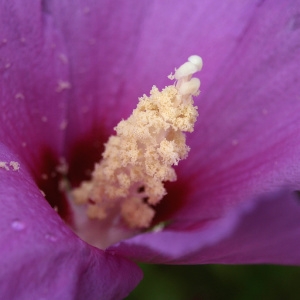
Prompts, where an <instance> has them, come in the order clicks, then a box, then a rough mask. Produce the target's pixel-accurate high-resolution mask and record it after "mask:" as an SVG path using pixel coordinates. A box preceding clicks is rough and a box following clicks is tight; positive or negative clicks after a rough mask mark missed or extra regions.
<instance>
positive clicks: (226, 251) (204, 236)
mask: <svg viewBox="0 0 300 300" xmlns="http://www.w3.org/2000/svg"><path fill="white" fill-rule="evenodd" d="M299 12H300V6H299V2H297V1H278V2H276V3H275V2H272V1H263V2H260V3H259V5H257V6H256V7H254V8H253V10H251V13H250V11H249V14H251V18H249V19H247V20H246V19H245V22H246V23H247V25H246V26H245V27H244V30H243V31H242V34H241V35H240V37H239V38H238V37H237V36H236V39H235V46H234V47H233V48H232V49H231V52H230V53H228V54H231V55H228V54H226V57H227V61H226V60H225V61H223V63H222V68H220V69H219V72H218V74H215V78H214V79H213V80H211V81H210V83H211V85H209V86H208V87H205V85H204V87H203V89H202V91H203V93H202V95H201V96H200V98H199V100H197V101H198V102H197V104H198V105H199V113H200V116H199V121H198V123H197V126H196V127H197V128H196V132H195V133H194V134H193V136H192V137H191V138H190V139H189V142H190V143H189V144H190V145H191V148H192V151H191V154H190V156H189V158H188V160H187V161H186V162H183V163H182V165H181V166H180V167H179V172H178V174H179V175H178V176H179V180H178V184H180V186H181V188H182V189H183V190H185V204H184V205H183V207H182V208H181V209H180V210H178V212H177V214H176V215H175V216H174V218H173V225H170V227H169V228H168V229H166V230H164V231H162V232H157V233H147V234H146V235H144V236H139V237H136V238H134V239H132V240H128V241H126V242H124V243H121V244H120V245H119V246H117V247H118V249H119V250H120V252H121V253H123V254H125V253H126V255H129V256H131V257H135V255H137V258H138V259H141V260H144V261H151V262H154V261H159V262H165V263H211V262H219V263H255V262H256V263H257V262H265V263H267V262H269V263H282V264H300V261H299V254H298V251H297V250H296V249H299V242H298V241H299V222H298V220H299V207H298V205H297V199H296V197H295V195H294V194H293V193H294V191H297V190H299V188H300V186H299V176H300V165H299V153H300V134H299V132H300V119H299V113H298V112H299V110H300V102H299V89H300V81H299V78H300V71H299V67H298V61H299V59H300V50H299V49H300V47H299V45H300V40H299V29H300V27H299ZM223 30H224V29H222V28H221V27H220V28H219V32H220V34H221V32H222V31H223ZM208 43H212V44H213V40H210V41H208ZM216 51H217V50H216ZM215 54H216V55H220V53H217V52H215ZM204 72H205V65H204V70H203V73H204ZM284 191H285V192H284ZM170 201H172V199H170ZM260 202H261V203H260ZM170 205H172V204H171V203H170ZM255 233H257V234H255ZM135 247H137V248H138V249H139V250H138V251H137V252H135V251H136V250H135ZM135 253H137V254H135Z"/></svg>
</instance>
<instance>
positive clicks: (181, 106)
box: [69, 55, 202, 244]
mask: <svg viewBox="0 0 300 300" xmlns="http://www.w3.org/2000/svg"><path fill="white" fill-rule="evenodd" d="M201 68H202V59H201V58H200V57H199V56H196V55H193V56H191V57H189V59H188V62H186V63H184V64H183V65H182V66H180V67H179V68H178V69H177V70H175V74H174V75H173V74H171V75H169V78H170V79H172V80H173V79H175V80H176V82H175V84H174V85H170V86H167V87H166V88H164V89H163V90H162V91H159V90H158V89H157V88H156V87H155V86H153V88H152V90H151V92H150V96H149V97H147V96H146V95H144V96H143V97H141V98H140V99H139V103H138V105H137V108H136V109H135V110H134V111H133V112H132V115H131V116H130V117H129V118H128V119H127V120H122V121H121V122H120V123H119V124H118V125H117V126H116V127H115V131H116V135H114V136H111V137H110V138H109V140H108V142H107V143H106V144H105V151H104V153H103V155H102V160H101V161H100V162H99V163H97V164H96V166H95V169H94V171H93V173H92V177H91V179H90V180H88V181H84V182H83V183H82V184H81V185H80V186H79V187H78V188H75V189H74V190H72V191H71V192H70V193H69V197H70V198H71V201H73V203H72V204H71V205H72V207H73V210H74V211H75V214H76V211H78V215H79V214H80V213H81V210H82V209H84V210H85V211H86V216H87V217H88V218H89V220H90V221H91V222H92V223H94V224H95V223H96V222H97V224H102V225H101V226H97V228H98V229H99V228H100V227H101V228H102V229H103V228H104V227H108V226H110V225H113V227H114V228H119V229H118V230H117V231H118V233H116V231H114V233H113V234H112V235H111V236H114V237H113V238H109V237H108V240H107V241H106V242H105V244H111V243H113V242H116V241H117V240H118V239H119V238H118V236H122V238H124V232H127V234H125V236H126V235H127V236H131V235H133V234H135V233H137V232H139V231H140V230H145V229H147V228H149V227H150V226H151V224H152V220H153V218H154V215H155V206H156V205H157V204H158V203H159V202H160V201H161V199H162V198H163V197H164V195H166V193H167V192H166V190H165V187H164V182H166V181H175V180H176V174H175V171H174V169H173V167H172V166H174V165H177V164H178V162H179V161H180V160H182V159H185V158H186V157H187V155H188V152H189V147H188V146H187V145H186V143H185V134H184V132H192V131H193V129H194V123H195V121H196V119H197V116H198V113H197V107H196V106H194V105H193V103H194V102H193V96H196V95H198V94H199V87H200V80H199V79H197V78H193V77H192V76H193V74H194V73H196V72H198V71H200V70H201ZM78 228H79V226H78ZM79 235H80V233H79ZM120 239H121V238H120Z"/></svg>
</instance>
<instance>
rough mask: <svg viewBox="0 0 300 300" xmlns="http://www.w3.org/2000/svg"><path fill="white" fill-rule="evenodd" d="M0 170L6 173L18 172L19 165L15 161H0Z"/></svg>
mask: <svg viewBox="0 0 300 300" xmlns="http://www.w3.org/2000/svg"><path fill="white" fill-rule="evenodd" d="M0 168H2V169H5V170H6V171H10V170H12V171H19V169H20V164H19V163H18V162H17V161H10V162H7V161H0Z"/></svg>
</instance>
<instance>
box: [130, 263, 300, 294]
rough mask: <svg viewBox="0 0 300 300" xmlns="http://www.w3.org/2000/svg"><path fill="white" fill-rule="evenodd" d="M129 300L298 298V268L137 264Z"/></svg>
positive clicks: (299, 271) (299, 285)
mask: <svg viewBox="0 0 300 300" xmlns="http://www.w3.org/2000/svg"><path fill="white" fill-rule="evenodd" d="M140 266H141V268H142V269H143V271H144V279H143V281H142V282H141V283H140V284H139V286H138V287H137V288H136V289H135V290H134V291H133V292H132V293H131V294H130V295H129V297H127V298H126V299H129V300H150V299H151V300H168V299H171V300H198V299H199V300H200V299H201V300H205V299H230V300H231V299H239V300H240V299H242V300H244V299H249V300H250V299H251V300H252V299H275V300H276V299H284V300H287V299H300V268H297V267H286V266H273V265H250V266H249V265H247V266H228V265H226V266H225V265H198V266H165V265H140Z"/></svg>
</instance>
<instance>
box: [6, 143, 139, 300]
mask: <svg viewBox="0 0 300 300" xmlns="http://www.w3.org/2000/svg"><path fill="white" fill-rule="evenodd" d="M0 157H1V159H3V161H7V162H9V161H15V160H16V155H14V154H13V153H10V152H9V151H8V150H7V149H5V148H4V147H1V148H0ZM0 193H1V203H0V206H1V208H0V209H1V221H0V230H1V235H0V244H1V259H0V281H1V288H0V290H1V296H2V297H3V298H4V299H15V298H17V299H20V298H22V299H41V298H49V297H51V299H75V298H80V299H123V298H124V297H125V296H126V295H128V293H129V292H130V291H131V290H132V289H133V288H134V287H135V286H136V284H137V283H138V282H139V281H140V279H141V277H142V273H141V270H140V269H139V268H138V267H137V266H136V265H135V264H134V263H132V262H130V261H128V260H126V259H124V258H122V257H119V256H117V255H115V254H114V253H110V252H104V251H101V250H99V249H96V248H94V247H91V246H89V245H87V244H86V243H85V242H83V241H81V240H80V239H79V238H78V237H77V236H76V235H75V234H74V233H73V232H72V231H71V230H70V229H69V228H68V227H67V226H66V224H65V223H64V222H63V221H62V220H61V219H60V218H59V216H58V215H57V213H56V212H55V211H54V210H53V209H52V208H51V207H50V205H49V204H48V203H47V201H46V200H45V198H44V197H43V196H42V194H41V192H40V191H39V189H38V188H37V186H36V185H35V183H34V182H33V181H32V179H31V177H30V175H29V174H28V172H27V171H26V167H25V166H24V165H22V164H21V165H20V169H19V170H18V171H13V170H12V168H9V170H6V169H5V168H0Z"/></svg>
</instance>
